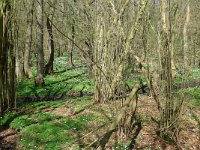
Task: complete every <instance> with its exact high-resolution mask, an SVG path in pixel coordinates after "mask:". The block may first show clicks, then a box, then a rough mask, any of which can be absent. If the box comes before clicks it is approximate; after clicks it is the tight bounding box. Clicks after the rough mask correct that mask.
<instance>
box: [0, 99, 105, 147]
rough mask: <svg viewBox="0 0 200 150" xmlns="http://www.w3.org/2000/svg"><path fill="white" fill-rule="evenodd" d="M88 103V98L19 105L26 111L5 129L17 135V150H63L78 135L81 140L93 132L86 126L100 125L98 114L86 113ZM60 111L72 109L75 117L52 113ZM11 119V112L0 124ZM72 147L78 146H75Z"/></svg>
mask: <svg viewBox="0 0 200 150" xmlns="http://www.w3.org/2000/svg"><path fill="white" fill-rule="evenodd" d="M92 103H93V102H92V98H91V97H82V98H77V99H66V100H59V101H47V102H30V103H23V104H21V105H20V106H19V107H18V108H19V109H26V111H25V112H24V113H23V114H20V115H18V116H17V117H15V118H13V119H12V121H11V122H10V124H9V126H10V127H11V128H13V129H15V130H17V131H18V132H19V133H20V135H21V136H20V140H19V142H18V143H19V148H20V149H35V150H36V149H37V150H38V149H42V150H43V149H45V150H46V149H47V150H57V149H58V150H59V149H67V148H69V147H71V145H70V144H71V143H72V142H74V141H76V140H77V137H78V136H79V137H82V136H83V135H84V133H88V132H90V131H91V130H93V129H92V128H91V127H90V128H89V127H88V125H89V123H92V124H98V125H100V124H101V123H102V121H103V120H101V119H102V118H103V116H101V117H100V113H94V112H92V111H89V110H90V108H91V107H92V106H93V105H92ZM63 108H66V109H65V111H67V110H68V109H73V111H74V113H75V112H77V114H76V116H75V117H73V118H71V117H70V115H69V116H65V115H62V113H61V114H59V115H58V114H56V113H54V110H56V109H57V110H62V109H63ZM84 111H85V112H84ZM82 112H84V113H82ZM12 116H13V114H12V113H7V114H6V115H5V116H4V117H3V118H1V120H0V123H1V124H3V123H4V122H6V120H8V119H9V118H10V117H12ZM75 143H76V142H75ZM74 145H75V146H76V147H78V144H74Z"/></svg>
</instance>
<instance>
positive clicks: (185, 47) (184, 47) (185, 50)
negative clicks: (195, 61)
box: [183, 0, 190, 68]
mask: <svg viewBox="0 0 200 150" xmlns="http://www.w3.org/2000/svg"><path fill="white" fill-rule="evenodd" d="M189 21H190V4H189V0H188V4H187V11H186V18H185V24H184V28H183V55H184V59H183V60H184V66H185V68H187V67H188V63H189V60H188V55H187V53H188V36H187V29H188V24H189Z"/></svg>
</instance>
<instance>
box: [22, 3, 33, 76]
mask: <svg viewBox="0 0 200 150" xmlns="http://www.w3.org/2000/svg"><path fill="white" fill-rule="evenodd" d="M29 2H30V1H27V3H28V5H29ZM33 7H34V1H32V3H31V6H30V10H28V13H27V37H26V43H25V51H24V73H25V75H26V76H27V77H28V78H29V79H30V78H32V77H33V75H32V71H31V68H30V60H31V59H30V52H31V49H32V32H33V31H32V26H33ZM28 8H29V7H28Z"/></svg>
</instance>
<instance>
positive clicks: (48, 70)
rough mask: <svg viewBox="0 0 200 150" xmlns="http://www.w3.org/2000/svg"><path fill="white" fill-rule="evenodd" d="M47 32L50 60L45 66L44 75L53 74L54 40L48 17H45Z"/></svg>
mask: <svg viewBox="0 0 200 150" xmlns="http://www.w3.org/2000/svg"><path fill="white" fill-rule="evenodd" d="M47 31H48V34H49V41H50V48H51V53H50V58H49V62H48V64H47V65H46V66H45V74H52V73H53V62H54V40H53V33H52V32H53V31H52V25H51V22H50V20H49V17H47Z"/></svg>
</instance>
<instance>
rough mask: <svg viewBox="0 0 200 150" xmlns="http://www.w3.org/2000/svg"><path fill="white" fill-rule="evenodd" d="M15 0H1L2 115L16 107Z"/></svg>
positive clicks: (0, 110)
mask: <svg viewBox="0 0 200 150" xmlns="http://www.w3.org/2000/svg"><path fill="white" fill-rule="evenodd" d="M14 2H15V1H10V0H1V1H0V115H3V114H4V113H5V112H7V111H10V110H12V109H13V108H15V107H16V101H15V52H14V44H13V43H14V37H13V21H12V19H13V18H12V17H13V14H12V10H13V7H14V4H15V3H14Z"/></svg>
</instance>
